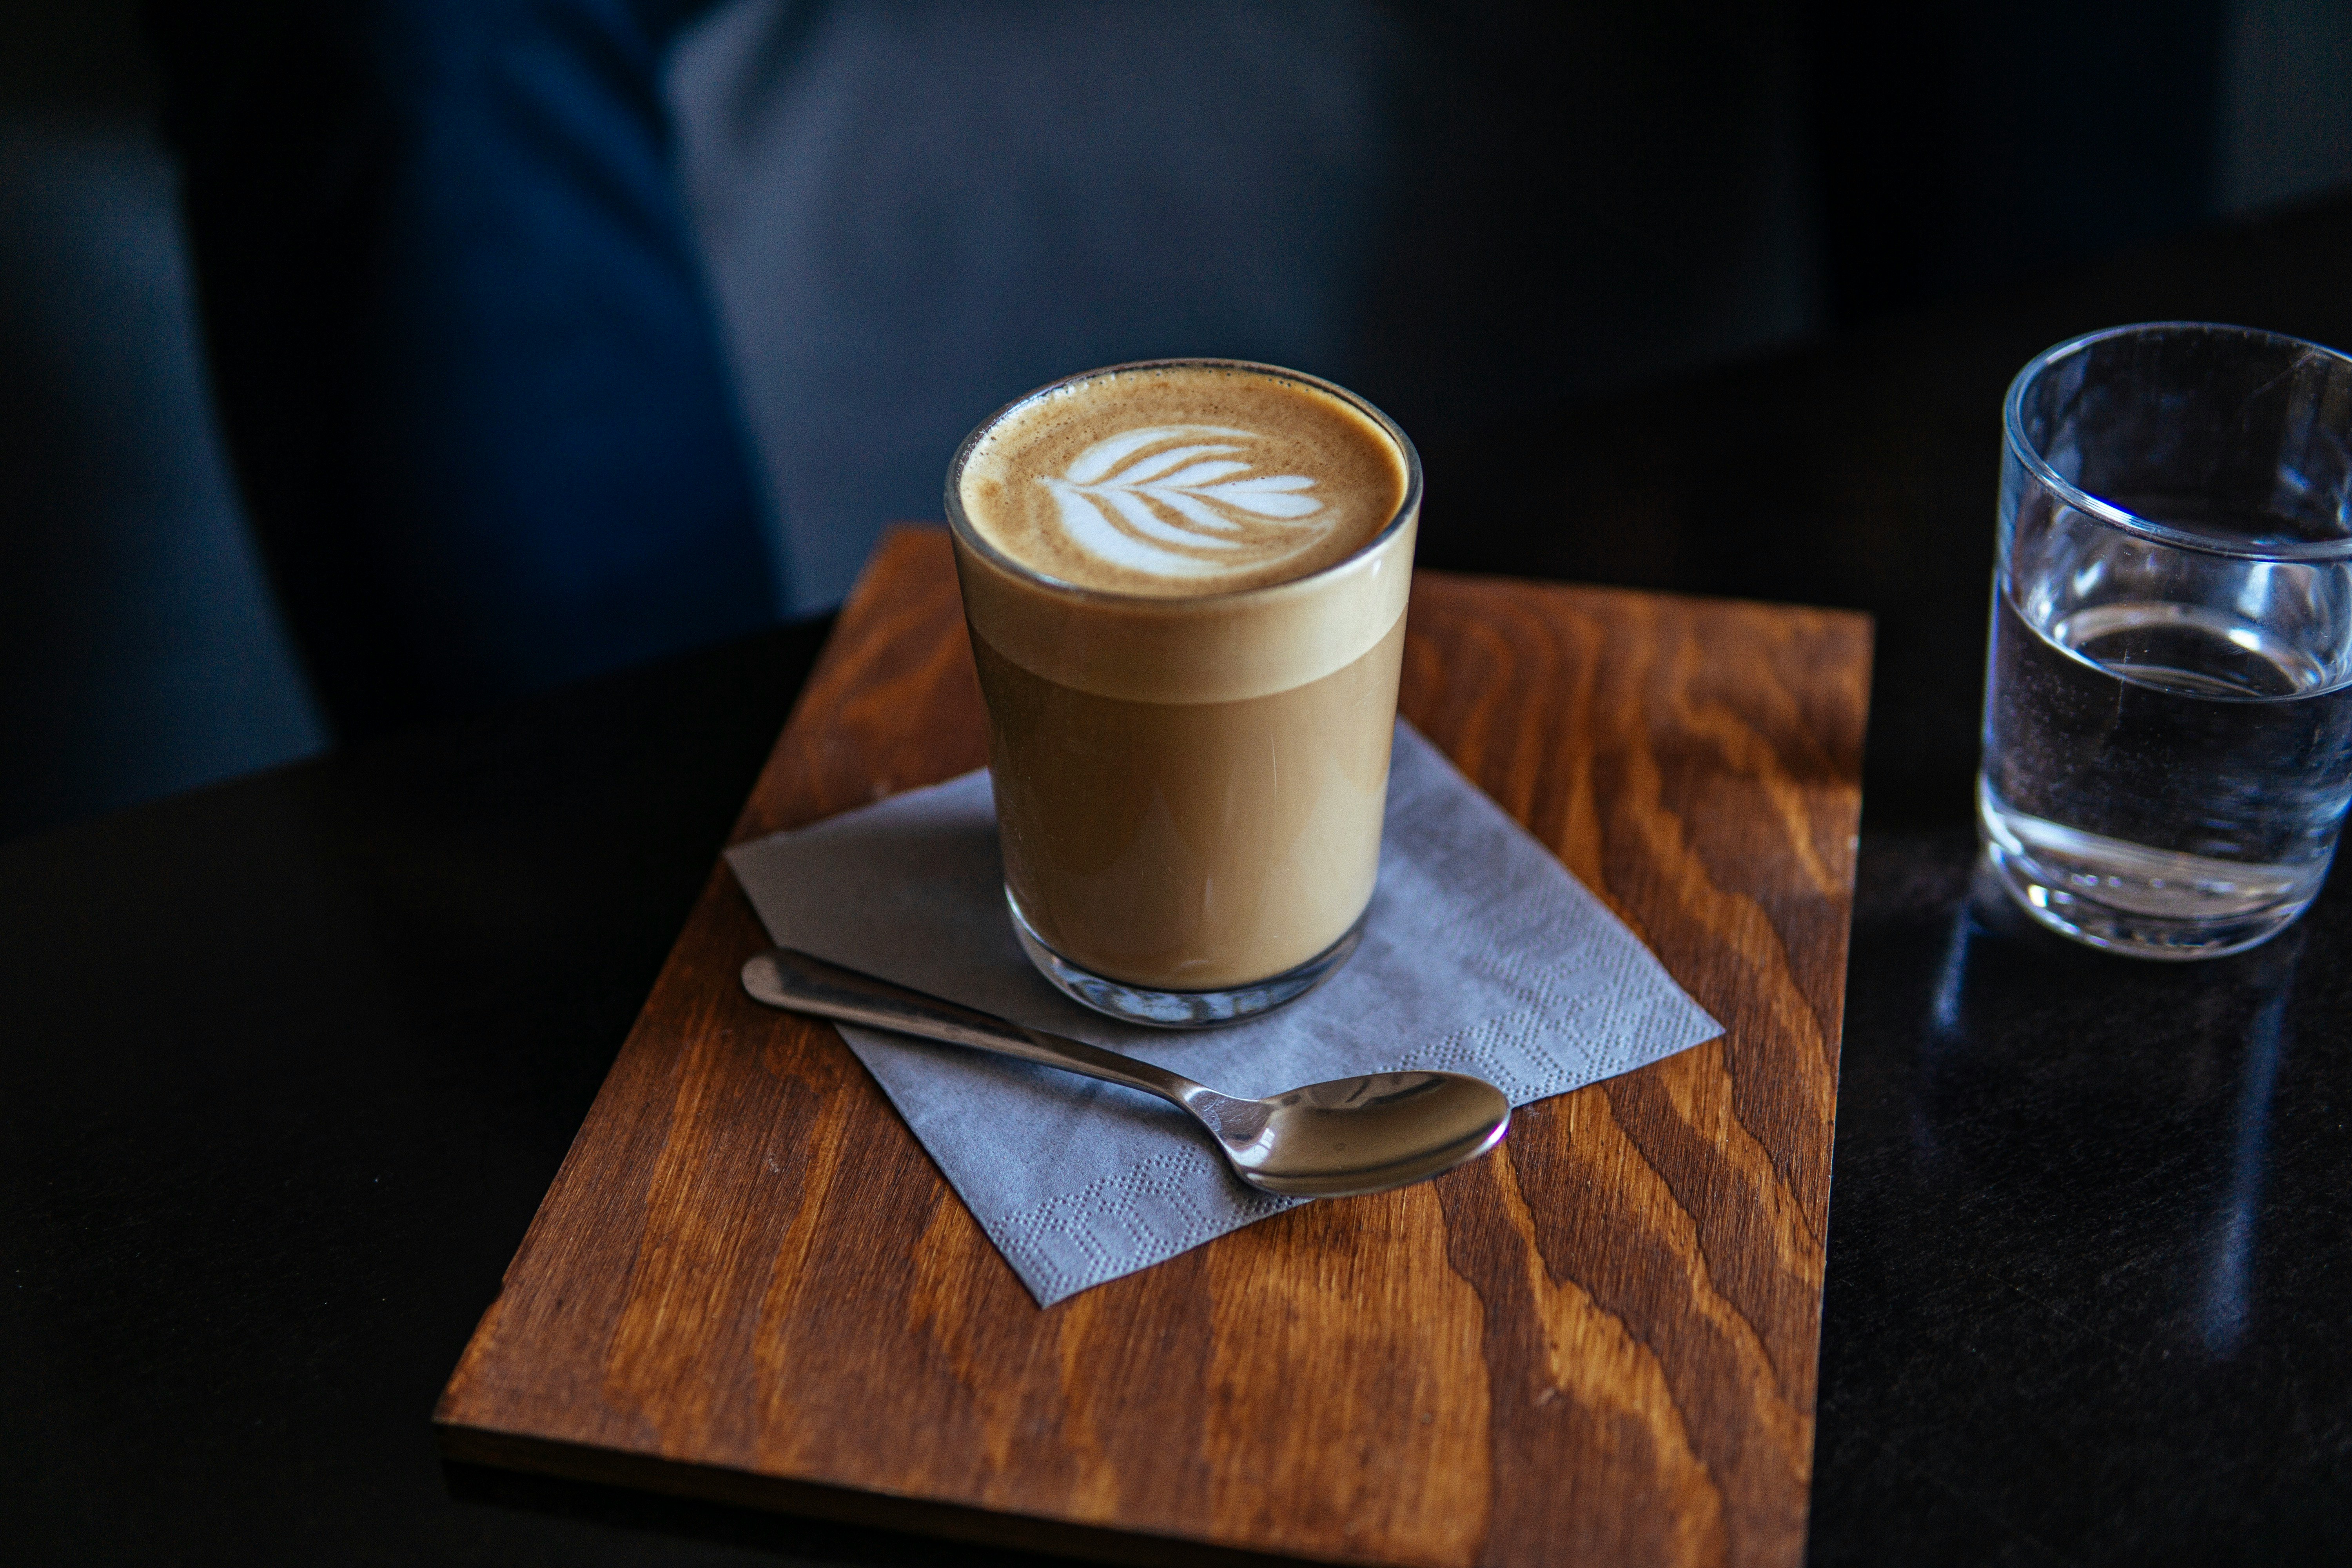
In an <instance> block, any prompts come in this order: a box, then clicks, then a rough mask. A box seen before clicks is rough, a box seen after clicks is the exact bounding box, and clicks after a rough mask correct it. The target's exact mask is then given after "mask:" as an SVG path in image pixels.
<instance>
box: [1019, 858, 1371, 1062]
mask: <svg viewBox="0 0 2352 1568" xmlns="http://www.w3.org/2000/svg"><path fill="white" fill-rule="evenodd" d="M1004 907H1005V908H1006V909H1008V910H1012V911H1013V933H1014V934H1015V935H1017V936H1018V937H1020V939H1021V950H1022V951H1023V952H1026V953H1027V954H1028V955H1029V962H1030V963H1034V964H1035V965H1036V966H1037V973H1040V974H1043V975H1044V976H1045V978H1046V979H1048V980H1050V981H1052V982H1053V983H1054V984H1055V988H1056V989H1058V990H1059V991H1061V993H1062V994H1064V995H1066V996H1068V997H1070V998H1071V999H1072V1000H1074V1001H1077V1002H1083V1003H1085V1004H1086V1005H1087V1006H1089V1007H1091V1008H1093V1009H1094V1010H1095V1011H1096V1012H1097V1013H1104V1014H1108V1015H1109V1016H1111V1017H1114V1018H1117V1019H1118V1021H1119V1022H1120V1023H1122V1024H1149V1025H1150V1026H1153V1027H1154V1028H1160V1029H1208V1028H1214V1027H1215V1026H1217V1025H1219V1024H1236V1023H1239V1022H1240V1021H1241V1020H1243V1019H1244V1018H1251V1017H1255V1016H1257V1015H1258V1014H1260V1013H1270V1012H1272V1011H1273V1010H1274V1009H1275V1008H1276V1007H1279V1006H1281V1005H1283V1004H1284V1003H1286V1002H1296V1001H1297V1000H1298V998H1300V997H1301V996H1304V995H1306V994H1307V993H1308V992H1309V991H1312V990H1314V989H1315V988H1316V987H1317V986H1318V985H1320V984H1323V982H1324V981H1326V980H1328V979H1329V978H1330V977H1331V976H1332V974H1333V973H1336V972H1337V971H1338V969H1339V966H1340V965H1341V964H1343V963H1347V962H1348V955H1349V953H1351V952H1355V951H1356V944H1357V943H1359V942H1362V941H1363V940H1364V916H1363V915H1358V916H1357V917H1356V923H1355V924H1354V925H1351V926H1349V928H1348V929H1347V931H1345V932H1344V933H1343V934H1342V935H1341V936H1340V938H1339V941H1337V942H1333V943H1332V944H1331V945H1330V946H1328V947H1327V948H1325V949H1324V950H1323V951H1322V952H1318V953H1317V954H1316V955H1315V956H1314V957H1312V958H1310V959H1308V960H1307V962H1306V963H1302V964H1300V965H1299V966H1298V967H1297V968H1296V969H1286V970H1285V971H1283V972H1282V973H1280V974H1276V975H1274V976H1272V977H1271V978H1269V979H1265V980H1258V981H1253V982H1252V983H1251V984H1247V985H1234V986H1230V987H1227V988H1225V989H1223V990H1218V991H1155V990H1153V989H1152V988H1151V987H1150V986H1148V985H1130V984H1128V983H1127V982H1126V981H1124V980H1110V979H1107V978H1105V977H1104V976H1102V975H1099V974H1097V973H1093V972H1092V971H1091V970H1087V969H1082V968H1080V967H1079V966H1078V965H1076V964H1075V963H1071V962H1070V961H1069V960H1068V959H1066V958H1064V957H1063V956H1062V955H1061V954H1060V953H1058V952H1055V951H1054V950H1053V949H1052V948H1050V947H1047V946H1046V945H1045V939H1044V938H1043V937H1041V936H1039V935H1038V934H1037V932H1036V931H1034V929H1033V928H1032V927H1031V926H1030V924H1029V918H1028V917H1027V916H1026V915H1024V914H1023V913H1022V912H1021V900H1018V899H1016V898H1014V897H1013V889H1010V888H1007V889H1004ZM1365 913H1366V914H1369V913H1370V910H1369V909H1367V910H1366V911H1365Z"/></svg>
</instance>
